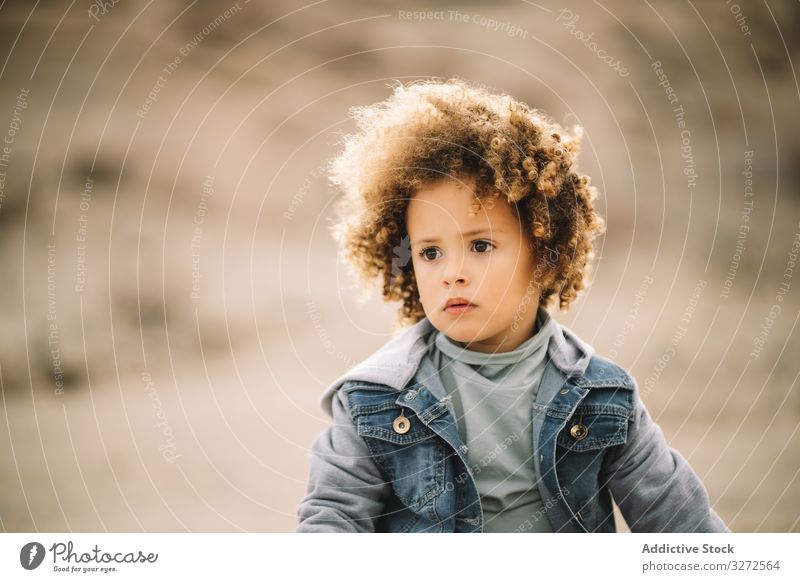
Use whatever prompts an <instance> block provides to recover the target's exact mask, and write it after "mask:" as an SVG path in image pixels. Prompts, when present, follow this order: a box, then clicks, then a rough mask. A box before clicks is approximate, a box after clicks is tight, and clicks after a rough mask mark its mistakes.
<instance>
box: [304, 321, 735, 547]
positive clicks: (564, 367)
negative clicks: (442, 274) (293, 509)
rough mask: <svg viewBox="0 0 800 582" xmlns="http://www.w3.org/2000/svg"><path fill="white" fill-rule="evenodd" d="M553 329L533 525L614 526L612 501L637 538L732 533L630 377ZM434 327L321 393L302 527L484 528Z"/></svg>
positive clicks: (537, 443)
mask: <svg viewBox="0 0 800 582" xmlns="http://www.w3.org/2000/svg"><path fill="white" fill-rule="evenodd" d="M553 323H554V324H555V325H554V332H553V336H552V338H551V339H550V343H549V345H548V362H547V365H546V368H545V371H544V374H543V376H542V380H541V384H540V386H539V390H538V394H537V397H536V399H535V402H532V403H531V411H532V420H533V451H534V452H535V454H534V457H533V463H534V466H535V469H536V474H537V475H538V476H539V480H538V483H537V486H538V488H539V492H540V495H541V499H542V503H543V508H544V515H542V516H539V517H540V518H546V519H548V520H549V522H550V524H551V527H552V529H553V531H556V532H613V531H615V526H614V517H613V513H612V502H611V498H612V496H613V498H614V501H615V502H616V503H617V505H618V506H619V508H620V510H621V512H622V514H623V516H624V517H625V520H626V522H627V523H628V525H629V527H630V528H631V530H632V531H634V532H726V531H729V530H728V528H727V527H726V526H725V524H724V523H723V522H722V520H721V519H720V518H719V516H718V515H717V514H716V513H715V512H714V510H713V509H712V508H711V507H710V504H709V499H708V495H707V493H706V491H705V489H704V487H703V484H702V483H701V482H700V480H699V478H698V477H697V475H696V474H695V473H694V471H692V469H691V468H690V467H689V465H688V464H687V462H686V461H685V460H684V458H683V457H682V456H681V455H680V454H679V453H678V452H676V451H675V450H673V449H671V448H670V447H669V446H668V445H667V443H666V442H665V440H664V436H663V434H662V432H661V429H660V428H659V427H658V425H656V424H655V423H654V422H653V421H652V420H651V418H650V415H649V414H648V412H647V410H646V409H645V407H644V405H643V404H642V402H641V400H640V398H639V395H638V390H637V386H636V382H635V381H634V380H633V378H632V377H631V376H630V375H629V374H628V373H627V372H626V371H625V370H624V369H622V368H621V367H619V366H617V365H616V364H614V363H612V362H611V361H609V360H607V359H605V358H602V357H600V356H597V355H595V354H594V350H593V348H592V347H591V346H589V345H588V344H586V343H585V342H583V341H582V340H581V339H579V338H578V337H577V336H576V335H575V334H574V333H573V332H571V331H570V330H569V329H567V328H566V327H564V326H561V325H559V324H558V323H557V322H556V321H553ZM432 330H433V325H432V324H431V323H430V321H429V320H428V319H427V318H425V319H422V320H421V321H419V322H417V323H416V324H414V325H413V326H411V327H409V328H406V329H404V330H403V331H402V332H400V333H399V334H397V335H396V336H395V337H394V338H393V339H391V340H390V341H389V342H388V343H386V344H385V345H384V346H383V347H382V348H380V349H379V350H378V351H377V352H375V353H374V354H373V355H372V356H370V357H369V358H367V359H366V360H364V361H363V362H361V364H359V365H357V366H356V367H354V368H353V369H352V370H350V371H349V372H348V373H346V374H345V375H344V376H342V377H341V378H339V379H338V380H337V381H336V382H334V383H333V384H332V385H331V386H330V387H328V388H327V390H325V392H324V394H323V396H322V407H323V409H324V410H325V411H326V412H327V413H328V415H330V416H332V418H333V425H332V426H331V427H330V428H328V429H327V430H325V431H324V432H323V433H322V434H320V435H319V437H317V439H316V440H315V441H314V444H313V445H312V449H311V467H310V477H309V482H308V489H307V494H306V496H305V497H304V499H303V500H302V501H301V503H300V505H299V507H298V511H297V513H298V517H299V525H298V528H297V531H298V532H334V531H339V532H373V531H375V532H480V531H482V528H483V519H484V518H483V513H482V510H481V501H480V495H479V493H478V490H477V487H476V484H475V480H474V477H473V473H472V470H471V469H470V467H469V464H468V461H467V454H466V453H467V451H468V449H467V445H465V444H464V443H463V441H462V440H461V437H460V436H459V433H458V426H457V423H456V416H455V413H454V409H453V406H452V403H451V402H450V399H449V397H448V396H447V394H446V392H445V390H444V387H443V386H442V383H441V381H440V380H439V377H438V374H437V372H436V370H435V369H434V367H433V365H432V364H431V362H430V360H429V358H427V357H425V352H426V347H427V346H426V344H425V341H424V340H425V336H426V335H427V334H428V333H429V332H430V331H432ZM401 416H402V417H404V418H405V420H406V422H408V423H409V426H408V428H407V430H406V429H405V427H402V426H401V427H400V430H397V428H396V426H397V425H396V424H395V421H396V420H397V419H398V418H399V417H401ZM520 531H524V528H522V529H521V530H520Z"/></svg>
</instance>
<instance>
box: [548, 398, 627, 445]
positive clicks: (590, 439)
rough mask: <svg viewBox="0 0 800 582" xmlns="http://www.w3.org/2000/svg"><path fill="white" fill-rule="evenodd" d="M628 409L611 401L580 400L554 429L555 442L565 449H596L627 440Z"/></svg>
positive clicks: (623, 442)
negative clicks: (610, 402) (585, 401)
mask: <svg viewBox="0 0 800 582" xmlns="http://www.w3.org/2000/svg"><path fill="white" fill-rule="evenodd" d="M629 418H630V412H629V411H628V409H627V408H625V407H623V406H617V405H614V404H581V405H578V407H577V408H576V409H575V412H574V413H573V414H572V416H571V417H570V418H568V419H567V422H566V425H565V426H564V428H563V429H562V430H561V431H560V432H559V433H558V436H557V437H556V443H557V444H558V446H560V447H562V448H564V449H567V450H568V451H574V452H578V453H580V452H584V451H596V450H598V449H604V448H607V447H612V446H616V445H622V444H625V442H626V441H627V440H628V421H629Z"/></svg>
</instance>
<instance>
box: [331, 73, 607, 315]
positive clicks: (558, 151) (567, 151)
mask: <svg viewBox="0 0 800 582" xmlns="http://www.w3.org/2000/svg"><path fill="white" fill-rule="evenodd" d="M350 112H351V115H352V116H353V117H354V119H355V121H356V124H357V127H358V129H359V132H358V133H356V134H355V135H347V136H345V137H344V150H343V151H342V153H341V154H340V155H339V156H338V157H336V158H334V159H333V160H331V162H330V166H329V177H330V181H331V182H332V183H333V184H334V185H335V186H336V187H338V188H339V189H340V190H341V192H342V197H341V198H340V200H339V201H338V202H337V204H336V211H337V212H336V214H337V218H336V219H335V221H334V223H333V224H332V226H331V233H332V234H333V236H334V238H335V239H336V240H337V241H338V243H339V245H340V249H341V252H342V255H341V256H342V259H343V260H344V261H345V262H347V263H348V264H349V265H350V266H351V267H352V268H353V270H354V271H355V273H356V274H357V275H358V276H359V277H360V278H361V280H362V281H363V282H364V283H367V284H369V283H373V284H374V282H375V281H376V280H380V282H381V283H382V295H383V298H384V299H385V300H386V301H400V302H402V305H401V307H400V309H399V311H398V318H397V321H396V326H398V327H400V326H405V325H410V324H413V323H416V322H418V321H419V320H420V319H422V318H423V317H424V316H425V313H424V311H423V308H422V304H421V302H420V299H419V292H418V290H417V285H416V281H415V278H414V270H413V265H412V262H411V259H410V252H409V250H408V233H407V231H406V223H405V220H406V210H407V208H408V203H409V201H410V200H411V198H413V196H414V194H415V192H416V191H418V190H419V189H420V188H422V187H423V186H430V185H432V184H433V183H436V182H439V181H441V180H443V179H457V180H465V179H472V180H474V183H475V186H476V192H475V204H474V205H473V209H474V208H476V207H477V208H479V207H480V206H481V205H483V206H485V207H487V208H491V207H492V206H493V205H494V202H495V200H496V199H497V198H498V197H499V196H501V195H504V196H505V198H506V200H508V202H509V203H510V204H511V205H512V206H514V207H515V208H516V210H517V214H518V216H519V217H520V221H521V225H522V227H523V230H524V231H525V232H526V233H527V234H528V239H529V243H530V247H531V249H532V251H533V253H534V256H535V257H538V258H539V262H540V265H545V266H546V268H547V270H546V272H547V274H548V275H549V277H546V278H545V279H546V280H547V281H548V283H547V285H546V286H544V287H543V288H542V289H541V294H540V299H539V304H540V305H542V306H545V307H546V306H547V305H548V304H549V303H550V301H551V299H553V298H554V297H558V300H559V307H560V308H561V309H562V310H566V309H567V308H568V307H569V304H570V303H571V302H572V301H573V300H574V299H575V297H576V296H577V293H578V291H580V290H581V289H584V288H585V287H586V285H587V284H588V283H587V276H588V273H587V271H588V269H587V264H588V263H589V262H590V261H591V259H592V257H593V252H592V239H593V238H594V237H595V236H597V235H598V234H600V233H601V232H602V231H603V221H602V219H601V218H600V217H599V216H597V214H596V213H595V211H594V208H593V206H592V201H593V200H594V198H595V197H596V191H595V189H594V188H593V187H590V186H589V185H588V184H589V177H588V176H585V175H579V174H578V173H577V170H576V168H575V166H576V156H577V153H578V148H579V144H580V139H581V129H580V127H575V128H574V129H573V132H572V134H571V135H569V134H567V133H566V132H565V131H564V130H563V129H562V128H561V127H560V126H559V125H557V124H556V123H554V122H553V121H552V120H550V119H549V118H548V117H547V116H546V115H545V114H543V113H542V112H541V111H538V110H536V109H532V108H530V107H528V106H527V105H526V104H524V103H522V102H520V101H517V100H515V99H514V98H512V97H510V96H508V95H503V94H494V93H490V92H489V91H488V90H486V89H485V88H483V87H481V86H477V85H474V84H468V83H467V82H465V81H462V80H459V79H450V80H448V81H445V82H437V81H435V80H431V81H416V82H413V83H410V84H407V85H403V84H400V83H398V84H397V85H396V86H395V87H394V92H393V94H392V95H391V96H390V97H389V98H388V99H386V100H385V101H382V102H380V103H377V104H375V105H370V106H362V107H353V108H351V110H350ZM554 257H555V258H554ZM545 258H546V260H545ZM543 261H544V262H543Z"/></svg>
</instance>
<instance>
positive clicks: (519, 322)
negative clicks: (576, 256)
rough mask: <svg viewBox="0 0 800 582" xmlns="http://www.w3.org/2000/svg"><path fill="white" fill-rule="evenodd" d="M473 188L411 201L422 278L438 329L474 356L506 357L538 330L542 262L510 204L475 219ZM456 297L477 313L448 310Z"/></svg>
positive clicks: (499, 203)
mask: <svg viewBox="0 0 800 582" xmlns="http://www.w3.org/2000/svg"><path fill="white" fill-rule="evenodd" d="M473 184H474V183H473V182H470V181H466V182H464V183H459V182H454V181H451V180H446V181H442V182H437V183H435V184H432V185H430V186H426V187H424V188H422V189H420V190H419V191H417V193H416V194H415V195H414V197H413V198H412V200H411V201H410V202H409V205H408V210H407V214H406V228H407V229H408V234H409V238H410V239H411V256H412V261H413V265H414V275H415V276H416V280H417V287H418V289H419V294H420V301H421V303H422V307H423V309H424V310H425V315H426V316H427V317H428V319H429V320H430V321H431V323H432V324H433V325H434V327H436V329H438V330H440V331H441V332H443V333H444V334H446V335H447V336H448V337H449V338H450V339H452V340H453V341H456V342H459V343H461V344H462V345H464V347H466V348H467V349H470V350H474V351H479V352H487V353H489V352H506V351H510V350H513V349H514V348H516V347H517V346H519V345H520V344H521V343H522V342H524V341H525V340H526V339H528V338H530V337H531V336H532V335H533V333H534V331H535V329H534V327H535V321H536V310H537V306H538V304H539V287H537V285H536V284H535V283H537V281H534V276H535V275H537V276H538V273H537V272H536V261H535V260H534V256H533V253H532V252H531V250H530V248H529V246H528V244H527V239H526V235H525V234H524V233H523V232H522V227H521V225H520V222H519V219H518V218H517V215H516V213H515V211H514V209H513V208H512V207H511V205H510V204H509V203H508V201H506V200H505V199H503V198H502V197H500V198H499V199H497V200H496V203H495V205H494V207H493V208H491V209H490V210H486V209H483V208H482V209H481V210H479V211H478V213H477V215H475V216H469V214H468V213H469V211H470V205H471V203H472V201H473V200H474V196H473V193H472V187H473ZM455 298H462V299H465V300H466V301H468V302H469V303H471V304H472V306H468V307H460V308H458V307H449V308H447V307H446V306H447V303H448V301H449V300H451V299H455Z"/></svg>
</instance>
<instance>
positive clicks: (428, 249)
mask: <svg viewBox="0 0 800 582" xmlns="http://www.w3.org/2000/svg"><path fill="white" fill-rule="evenodd" d="M438 252H439V249H437V248H436V247H425V248H424V249H422V250H421V251H420V252H419V256H420V257H422V258H423V259H425V260H426V261H434V260H436V259H437V258H438V257H437V256H436V254H435V253H438ZM431 253H434V255H433V256H431Z"/></svg>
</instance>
